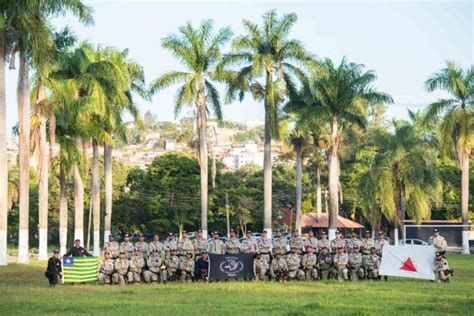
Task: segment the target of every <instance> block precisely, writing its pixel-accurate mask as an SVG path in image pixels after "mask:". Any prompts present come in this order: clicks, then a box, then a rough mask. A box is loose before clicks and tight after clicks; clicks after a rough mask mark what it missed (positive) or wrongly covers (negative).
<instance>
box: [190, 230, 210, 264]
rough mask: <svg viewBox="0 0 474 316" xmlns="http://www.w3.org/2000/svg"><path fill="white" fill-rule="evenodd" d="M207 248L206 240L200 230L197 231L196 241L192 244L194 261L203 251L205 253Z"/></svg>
mask: <svg viewBox="0 0 474 316" xmlns="http://www.w3.org/2000/svg"><path fill="white" fill-rule="evenodd" d="M208 246H209V245H208V243H207V240H206V239H205V238H204V237H203V236H202V230H198V233H197V236H196V239H194V242H193V247H194V259H195V261H197V260H198V259H199V258H200V257H201V254H202V252H203V251H207V247H208Z"/></svg>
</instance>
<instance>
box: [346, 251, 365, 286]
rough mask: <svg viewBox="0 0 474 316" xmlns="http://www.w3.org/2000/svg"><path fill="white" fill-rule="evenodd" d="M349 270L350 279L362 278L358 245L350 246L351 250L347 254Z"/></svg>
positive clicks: (362, 270)
mask: <svg viewBox="0 0 474 316" xmlns="http://www.w3.org/2000/svg"><path fill="white" fill-rule="evenodd" d="M348 266H349V272H350V279H351V281H355V280H362V279H363V278H364V268H363V267H362V254H361V253H360V251H359V246H357V245H355V246H353V247H352V252H351V253H350V254H349V264H348Z"/></svg>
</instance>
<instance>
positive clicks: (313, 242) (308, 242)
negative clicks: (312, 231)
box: [304, 237, 319, 253]
mask: <svg viewBox="0 0 474 316" xmlns="http://www.w3.org/2000/svg"><path fill="white" fill-rule="evenodd" d="M308 246H311V247H313V250H314V252H315V253H318V252H319V247H318V238H316V237H308V238H306V239H305V241H304V249H306V248H307V247H308Z"/></svg>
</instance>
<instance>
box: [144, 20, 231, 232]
mask: <svg viewBox="0 0 474 316" xmlns="http://www.w3.org/2000/svg"><path fill="white" fill-rule="evenodd" d="M231 35H232V33H231V31H230V29H229V28H222V29H220V30H218V31H217V33H215V34H214V33H213V22H212V21H210V20H206V21H203V22H202V23H201V25H200V26H199V27H198V28H197V29H194V28H193V26H192V25H191V24H190V23H187V24H186V25H184V26H182V27H180V28H179V35H175V34H173V35H170V36H168V37H166V38H164V39H163V40H162V46H163V47H164V48H165V49H167V50H169V51H170V52H171V53H172V54H173V55H174V56H176V57H177V58H178V59H179V60H180V61H181V62H182V64H183V66H184V67H185V68H186V71H171V72H168V73H166V74H164V75H162V76H160V77H158V78H157V79H155V80H154V81H153V82H152V83H151V85H150V94H155V93H156V92H157V91H159V90H162V89H164V88H167V87H169V86H170V85H173V84H177V83H183V85H182V86H181V87H180V88H179V89H178V92H177V94H176V103H175V113H176V114H178V113H179V112H180V110H181V109H182V107H183V105H185V104H186V105H189V106H192V105H194V111H195V115H196V117H197V121H198V132H199V155H198V158H199V165H200V170H201V172H200V174H201V229H202V231H203V234H204V235H205V236H207V211H208V210H207V208H208V207H207V203H208V201H207V198H208V185H209V184H208V150H207V112H208V103H210V105H211V106H212V109H213V111H214V114H215V115H216V116H217V118H218V119H219V120H221V119H222V110H221V103H220V98H219V93H218V91H217V89H216V88H215V86H214V85H213V84H212V80H214V79H216V78H217V72H216V70H215V68H216V66H217V64H218V63H219V62H220V59H221V57H222V53H221V48H222V46H223V45H224V44H225V43H226V42H227V41H228V40H229V39H230V37H231Z"/></svg>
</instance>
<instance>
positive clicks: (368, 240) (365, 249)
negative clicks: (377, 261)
mask: <svg viewBox="0 0 474 316" xmlns="http://www.w3.org/2000/svg"><path fill="white" fill-rule="evenodd" d="M372 247H375V242H374V239H373V238H372V233H371V232H370V230H366V231H365V235H364V239H362V245H361V246H360V249H361V250H362V255H369V254H370V248H372Z"/></svg>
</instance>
